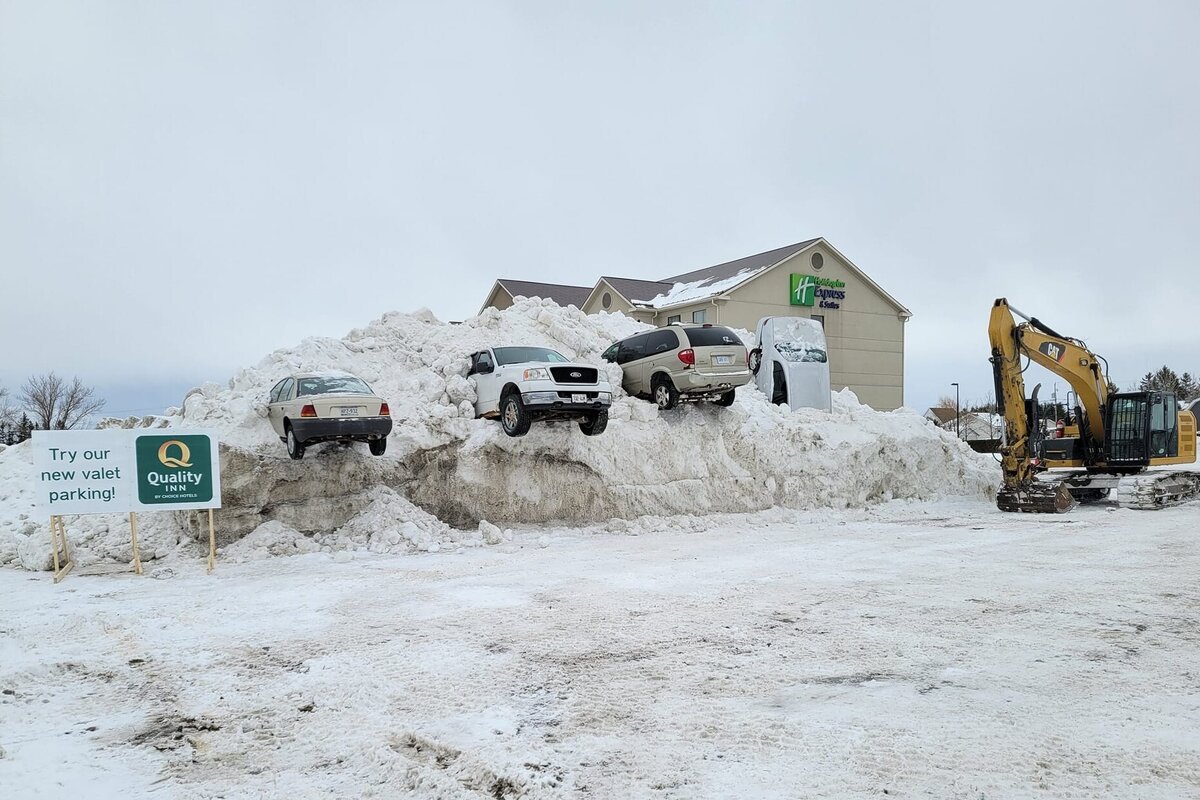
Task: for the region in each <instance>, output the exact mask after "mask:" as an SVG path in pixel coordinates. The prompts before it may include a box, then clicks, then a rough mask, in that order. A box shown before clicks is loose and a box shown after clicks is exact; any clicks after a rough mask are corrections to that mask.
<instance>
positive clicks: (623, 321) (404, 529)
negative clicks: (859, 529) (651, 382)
mask: <svg viewBox="0 0 1200 800" xmlns="http://www.w3.org/2000/svg"><path fill="white" fill-rule="evenodd" d="M644 327H646V326H644V325H642V324H641V323H638V322H635V321H633V320H630V319H628V318H627V317H625V316H623V315H620V314H606V313H601V314H598V315H594V316H587V315H585V314H583V313H582V312H580V311H578V310H577V309H575V308H566V309H564V308H560V307H558V306H556V305H554V304H553V303H552V302H551V301H541V300H536V299H534V300H529V299H521V300H518V301H517V302H516V303H515V304H514V305H513V306H512V307H511V308H509V309H506V310H504V311H497V310H495V309H488V310H486V311H485V312H484V313H482V314H480V315H479V316H477V317H474V318H472V319H470V320H467V321H465V322H463V323H461V324H446V323H442V322H439V321H438V320H437V319H436V318H435V317H434V316H433V315H432V314H431V313H429V312H428V311H420V312H417V313H414V314H400V313H390V314H387V315H385V316H384V317H382V318H381V319H379V320H376V321H375V322H373V323H371V324H370V325H368V326H367V327H365V328H361V329H356V330H353V331H351V332H350V333H349V334H348V335H347V336H346V337H344V338H342V339H329V338H313V339H306V340H304V341H303V342H301V343H300V344H299V345H298V346H296V347H295V348H290V349H285V350H279V351H276V352H274V353H272V354H270V355H269V356H267V357H266V358H264V359H263V360H262V361H260V362H259V363H258V364H257V365H255V366H253V367H248V368H246V369H243V370H241V371H239V372H238V373H237V374H236V375H234V376H233V378H232V379H231V380H230V381H229V383H228V385H227V386H223V387H222V386H218V385H215V384H209V385H206V386H203V387H200V388H198V389H193V390H192V391H191V392H189V393H188V395H187V397H186V398H185V399H184V402H183V404H182V407H181V408H180V409H172V410H171V411H170V412H168V415H167V416H165V417H152V418H146V419H145V420H144V421H143V420H136V419H131V420H128V421H124V422H123V423H120V422H117V423H114V424H124V425H128V426H133V425H139V424H140V425H146V426H147V427H157V426H159V425H163V424H169V425H171V426H182V427H206V428H216V429H218V430H219V431H221V434H222V437H223V439H222V444H223V447H222V467H221V471H222V477H223V483H224V508H223V509H222V511H221V512H220V514H219V519H220V525H219V528H220V535H221V537H222V538H221V541H222V544H224V545H227V546H228V555H229V556H230V557H236V558H253V557H260V556H262V555H276V554H280V553H290V552H298V553H299V552H310V551H312V552H316V551H323V552H338V551H346V550H364V551H371V552H402V551H414V550H435V549H442V548H444V547H450V546H454V547H458V546H464V545H471V544H478V543H488V542H490V541H491V540H492V539H495V538H496V537H495V535H494V534H492V533H491V527H488V526H481V525H480V522H481V520H490V521H491V523H499V524H501V525H511V524H532V523H543V522H550V521H563V522H570V523H600V522H606V521H608V520H612V519H618V520H622V519H624V520H631V519H636V518H639V517H644V516H647V515H655V516H671V515H704V514H710V513H719V512H749V511H759V510H763V509H768V508H772V507H776V506H782V507H787V508H798V509H807V508H820V507H861V506H866V505H869V504H872V503H876V502H881V501H884V500H888V499H892V498H914V499H925V498H931V497H935V496H942V495H974V496H979V497H984V496H987V495H988V494H990V493H991V492H992V491H993V486H994V484H995V482H996V480H995V477H996V476H995V467H994V465H993V463H992V461H991V459H990V458H988V457H986V456H980V455H978V454H976V453H974V452H972V451H971V450H970V449H969V448H968V447H966V446H965V445H963V444H962V443H960V442H958V441H957V440H956V439H955V438H954V437H953V436H952V435H949V434H946V433H945V432H942V431H940V430H938V429H936V428H934V427H933V426H931V425H929V424H927V423H926V422H925V421H924V420H923V419H922V418H921V417H920V416H918V415H917V414H915V413H913V412H911V411H909V410H907V409H901V410H900V411H896V412H890V413H881V412H876V411H874V410H872V409H870V408H868V407H866V406H863V405H860V404H859V403H858V401H857V399H856V398H855V397H854V395H853V394H852V393H850V392H848V391H844V392H841V393H840V394H838V395H836V396H835V398H834V403H833V411H832V413H824V412H820V411H815V410H800V411H796V412H792V411H788V410H786V409H783V408H780V407H777V406H773V405H771V404H770V403H768V402H767V400H766V398H765V397H764V396H763V395H762V394H761V393H760V392H759V391H758V390H757V389H755V388H754V387H753V386H746V387H743V388H741V389H739V390H738V393H737V399H736V400H735V402H734V404H733V405H732V406H731V407H729V408H717V407H714V406H709V405H702V406H686V407H682V408H678V409H675V410H672V411H669V412H661V413H660V412H659V411H658V409H657V408H656V407H655V406H653V405H652V404H650V403H648V402H646V401H643V400H639V399H635V398H630V397H626V396H624V395H621V396H619V397H618V398H617V399H616V401H615V402H614V405H613V408H612V412H611V415H610V416H611V422H610V424H609V427H608V430H607V431H606V432H605V433H604V434H603V435H601V436H598V437H586V436H584V435H583V434H582V433H581V432H580V431H579V430H578V428H577V427H576V426H575V425H574V424H566V423H558V424H553V425H546V424H539V425H535V426H534V427H533V429H532V430H531V432H530V433H529V435H528V436H526V437H523V438H520V439H510V438H508V437H506V436H505V435H504V434H503V432H502V431H501V429H500V427H499V425H497V424H496V423H494V422H489V421H486V420H476V419H474V414H473V410H472V402H473V400H474V391H473V389H472V387H471V384H470V383H469V382H468V381H467V380H466V378H465V374H466V370H467V356H468V355H469V354H470V353H471V352H473V351H475V350H478V349H481V348H483V347H487V346H490V345H502V344H510V343H519V344H528V345H542V346H547V347H553V348H555V349H557V350H559V351H561V352H562V353H563V354H564V355H566V356H568V357H569V358H572V359H579V360H582V361H590V362H593V363H598V364H601V365H602V369H604V370H606V371H607V372H608V374H609V378H610V380H611V381H612V383H613V385H614V386H619V385H620V377H621V373H620V368H619V367H617V366H615V365H611V364H604V362H601V361H600V358H599V356H600V353H601V352H603V351H604V350H605V349H606V348H607V347H608V345H609V344H611V343H612V342H613V341H614V340H615V339H619V338H622V337H624V336H628V335H629V334H631V333H633V332H636V331H637V330H640V329H642V328H644ZM743 335H745V336H747V337H748V334H743ZM333 370H339V371H348V372H351V373H353V374H356V375H358V376H360V377H362V378H363V379H364V380H366V381H367V382H368V383H370V384H371V385H372V387H373V388H374V389H375V391H376V392H377V393H379V394H380V395H382V396H383V397H384V398H385V399H386V400H387V401H388V403H389V406H390V407H391V412H392V416H393V418H394V422H395V426H394V430H393V433H392V435H391V440H390V442H389V444H388V451H387V455H386V456H384V457H382V458H374V457H371V456H370V455H368V454H367V451H366V448H365V447H363V446H361V445H359V446H354V447H343V446H340V445H336V444H331V445H322V446H318V447H315V448H312V449H311V450H310V451H309V455H308V456H307V457H306V458H305V459H304V460H303V461H291V460H289V459H288V458H287V456H286V453H285V451H284V447H283V445H282V443H281V442H280V441H279V440H278V438H277V437H276V436H275V434H274V432H273V431H272V430H271V427H270V425H269V424H268V422H267V420H266V406H265V404H264V400H265V396H266V394H267V392H268V391H270V388H271V387H272V386H273V385H274V384H275V383H276V382H277V381H278V380H279V379H280V378H282V377H283V376H285V375H287V374H290V373H294V372H299V371H333ZM29 450H30V448H29V447H28V446H27V445H19V446H16V447H11V448H9V449H8V450H6V451H4V452H2V453H0V564H2V563H14V562H17V563H20V564H22V565H23V566H26V567H28V568H31V569H37V568H43V567H44V556H43V555H42V552H43V551H45V550H47V549H48V548H47V547H46V546H44V543H45V542H47V541H48V539H49V537H48V533H47V532H46V522H45V521H43V520H40V519H36V515H35V514H34V510H33V507H32V492H31V486H32V465H31V454H30V452H29ZM68 524H69V529H70V535H71V538H72V541H73V542H75V543H76V546H77V548H78V550H79V552H80V558H79V559H78V560H79V561H81V562H82V563H86V562H87V561H88V560H123V559H126V558H128V550H129V544H128V539H127V529H126V528H125V527H124V518H123V517H117V518H114V519H108V518H105V517H79V518H75V519H72V520H69V521H68ZM451 526H457V527H451ZM201 531H202V527H201V525H200V524H199V521H198V519H197V518H196V515H187V514H153V515H146V518H145V521H144V522H143V523H142V525H140V526H139V533H140V534H141V536H142V539H143V541H144V542H145V544H144V552H143V557H147V553H146V552H145V550H146V549H148V550H149V553H150V556H149V557H155V556H160V555H166V554H168V553H169V552H171V551H172V550H173V549H174V548H176V547H178V546H181V545H182V544H184V543H185V542H188V541H190V540H191V539H193V538H194V537H196V536H198V535H199V534H200V533H201ZM247 534H249V535H247ZM242 537H245V539H244V540H243V541H240V542H239V541H237V540H239V539H242Z"/></svg>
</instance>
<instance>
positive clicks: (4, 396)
mask: <svg viewBox="0 0 1200 800" xmlns="http://www.w3.org/2000/svg"><path fill="white" fill-rule="evenodd" d="M15 417H16V414H15V409H14V408H13V407H12V406H10V405H9V404H8V389H5V388H4V387H3V386H0V425H7V424H8V423H10V422H14V421H15Z"/></svg>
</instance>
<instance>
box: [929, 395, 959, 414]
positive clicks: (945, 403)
mask: <svg viewBox="0 0 1200 800" xmlns="http://www.w3.org/2000/svg"><path fill="white" fill-rule="evenodd" d="M934 408H948V409H950V410H951V411H957V410H958V403H956V402H954V398H953V397H951V396H950V395H944V396H942V397H939V398H938V401H937V405H936V406H934Z"/></svg>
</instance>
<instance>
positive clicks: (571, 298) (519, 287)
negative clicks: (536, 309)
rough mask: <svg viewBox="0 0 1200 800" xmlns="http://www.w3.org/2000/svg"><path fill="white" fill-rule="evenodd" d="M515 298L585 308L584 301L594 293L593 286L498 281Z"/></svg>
mask: <svg viewBox="0 0 1200 800" xmlns="http://www.w3.org/2000/svg"><path fill="white" fill-rule="evenodd" d="M496 283H498V284H500V285H501V286H503V287H504V290H505V291H506V292H508V293H509V294H510V295H512V296H513V297H540V298H542V299H543V300H553V301H554V302H556V303H558V304H559V305H560V306H562V307H563V308H566V307H567V306H575V307H576V308H583V301H584V300H587V298H588V295H589V294H591V293H592V287H591V286H570V285H568V284H565V283H538V282H537V281H514V280H510V279H509V278H500V279H499V280H497V281H496Z"/></svg>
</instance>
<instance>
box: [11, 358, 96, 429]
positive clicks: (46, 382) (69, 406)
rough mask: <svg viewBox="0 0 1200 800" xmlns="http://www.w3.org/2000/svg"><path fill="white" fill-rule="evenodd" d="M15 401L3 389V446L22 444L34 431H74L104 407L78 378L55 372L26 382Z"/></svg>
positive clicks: (36, 376)
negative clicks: (69, 377)
mask: <svg viewBox="0 0 1200 800" xmlns="http://www.w3.org/2000/svg"><path fill="white" fill-rule="evenodd" d="M15 400H16V404H15V405H14V404H13V403H12V402H11V401H10V399H9V393H8V390H7V389H5V388H4V387H3V386H0V444H6V445H11V444H19V443H20V442H23V441H25V440H26V439H28V438H29V437H30V436H32V435H33V432H34V431H35V430H41V431H70V430H75V429H77V428H79V427H80V426H81V425H83V424H84V423H85V422H87V421H88V420H90V419H91V418H92V417H94V416H95V415H96V414H98V413H99V412H100V410H101V409H103V408H104V401H103V400H101V399H100V398H98V397H96V396H95V390H94V389H93V388H92V387H90V386H87V385H85V384H84V382H83V381H82V380H80V379H79V378H78V377H76V378H73V379H71V380H69V381H68V380H67V379H66V378H62V377H60V376H59V375H57V374H55V373H54V372H48V373H46V374H44V375H34V376H33V377H31V378H30V379H29V380H27V381H25V384H24V385H23V386H22V387H21V389H20V391H19V392H18V393H17V396H16V398H15Z"/></svg>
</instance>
